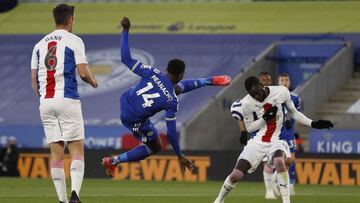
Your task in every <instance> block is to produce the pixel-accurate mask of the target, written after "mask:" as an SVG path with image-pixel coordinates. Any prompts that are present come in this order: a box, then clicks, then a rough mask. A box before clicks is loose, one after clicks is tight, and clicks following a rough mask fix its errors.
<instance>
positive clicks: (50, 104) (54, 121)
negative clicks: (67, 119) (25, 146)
mask: <svg viewBox="0 0 360 203" xmlns="http://www.w3.org/2000/svg"><path fill="white" fill-rule="evenodd" d="M54 105H55V103H54V100H53V99H44V100H41V101H40V106H39V111H40V118H41V122H42V124H43V128H44V132H45V138H46V143H47V144H50V143H54V142H58V141H61V137H62V134H61V129H60V125H59V118H58V116H57V114H56V110H55V106H54Z"/></svg>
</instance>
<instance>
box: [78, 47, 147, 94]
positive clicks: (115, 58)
mask: <svg viewBox="0 0 360 203" xmlns="http://www.w3.org/2000/svg"><path fill="white" fill-rule="evenodd" d="M131 55H132V57H133V58H135V59H138V60H139V61H141V62H143V63H144V64H148V65H149V66H152V65H154V58H153V56H152V55H151V54H150V53H148V52H146V51H143V50H139V49H131ZM86 57H87V60H88V63H89V67H90V69H91V71H92V72H93V73H94V74H95V76H96V79H97V80H98V83H99V84H101V85H99V87H98V88H96V89H94V88H92V87H91V86H89V85H88V84H86V83H84V82H82V81H81V79H80V78H77V79H78V81H81V82H79V84H78V91H79V94H80V96H82V97H84V96H92V95H97V94H102V93H105V92H110V91H114V90H116V89H125V88H126V89H128V88H130V86H131V85H134V84H135V83H137V82H138V81H139V79H140V78H139V77H138V76H137V75H136V74H134V73H133V72H131V71H130V70H129V69H128V68H127V67H126V65H124V64H123V63H121V57H120V51H119V49H118V48H111V49H101V50H95V51H89V52H87V54H86ZM78 77H79V76H78Z"/></svg>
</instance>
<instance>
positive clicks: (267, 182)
mask: <svg viewBox="0 0 360 203" xmlns="http://www.w3.org/2000/svg"><path fill="white" fill-rule="evenodd" d="M263 175H264V184H265V189H266V193H270V192H272V188H273V184H272V183H273V181H272V179H273V174H272V173H267V172H265V171H263Z"/></svg>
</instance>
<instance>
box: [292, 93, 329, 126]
mask: <svg viewBox="0 0 360 203" xmlns="http://www.w3.org/2000/svg"><path fill="white" fill-rule="evenodd" d="M285 90H286V93H285V97H286V100H285V105H286V109H287V110H288V111H289V113H290V116H291V117H292V118H294V119H295V120H296V121H297V122H299V123H301V124H303V125H306V126H309V127H312V128H316V129H325V128H327V129H329V128H332V127H334V125H333V124H332V122H331V121H328V120H318V121H313V120H311V119H310V118H308V117H307V116H305V115H304V114H303V113H301V112H300V111H298V110H297V109H296V107H295V105H294V102H292V100H291V96H290V92H289V90H287V89H285Z"/></svg>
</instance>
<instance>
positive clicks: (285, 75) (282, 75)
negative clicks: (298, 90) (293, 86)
mask: <svg viewBox="0 0 360 203" xmlns="http://www.w3.org/2000/svg"><path fill="white" fill-rule="evenodd" d="M279 77H289V74H287V73H281V74H280V75H279Z"/></svg>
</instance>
